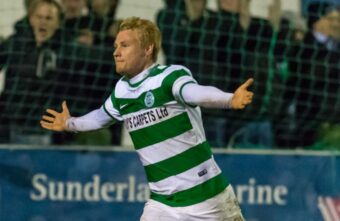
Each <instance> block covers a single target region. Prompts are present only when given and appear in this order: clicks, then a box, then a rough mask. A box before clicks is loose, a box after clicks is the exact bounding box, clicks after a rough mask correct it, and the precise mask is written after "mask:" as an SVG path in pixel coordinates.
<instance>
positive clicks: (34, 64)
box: [0, 1, 340, 148]
mask: <svg viewBox="0 0 340 221" xmlns="http://www.w3.org/2000/svg"><path fill="white" fill-rule="evenodd" d="M165 3H166V4H165V6H164V8H163V9H161V10H160V11H157V13H156V14H157V16H156V17H155V22H156V23H157V24H158V25H159V27H160V29H161V32H162V34H163V43H162V47H163V53H164V58H165V63H166V64H181V65H185V66H187V67H188V68H189V69H190V70H191V71H192V73H193V75H194V77H195V78H196V79H197V80H198V82H199V83H200V84H203V85H214V86H216V87H219V88H221V89H223V90H225V91H230V92H232V91H234V90H235V89H236V88H237V87H238V86H239V85H240V84H241V83H242V82H244V81H245V80H246V79H248V78H249V77H253V78H254V79H255V83H254V85H253V86H252V87H251V90H253V91H254V93H255V97H254V101H253V104H252V105H250V106H249V107H247V108H246V109H245V110H242V111H232V110H227V111H226V110H223V111H222V110H203V117H204V124H205V129H206V133H207V136H208V139H209V140H210V141H211V143H212V146H223V147H227V146H232V147H245V148H247V147H267V148H268V147H280V146H282V147H289V148H295V147H299V146H313V145H314V146H315V145H316V144H318V143H323V142H319V141H320V139H319V137H320V136H322V135H323V134H324V132H325V131H322V130H323V128H325V126H324V125H325V124H327V125H336V124H337V123H338V121H339V116H340V115H339V114H340V113H339V112H340V111H339V110H340V97H339V96H338V95H339V88H340V87H339V86H340V71H339V69H340V67H339V64H340V62H339V61H340V55H339V50H340V49H339V43H338V40H339V39H340V37H339V36H340V35H337V34H339V33H335V34H334V33H332V41H331V43H332V44H329V45H332V46H329V45H328V44H321V43H318V42H317V41H316V40H315V38H314V36H313V33H312V32H311V26H309V24H310V22H311V20H312V21H314V20H313V19H319V18H320V17H321V16H324V15H325V14H327V13H328V12H329V11H331V8H329V7H328V6H330V5H327V7H326V6H325V5H324V6H318V7H316V8H315V10H314V11H313V12H312V11H308V9H306V20H307V24H308V27H305V28H306V29H304V26H298V25H297V21H295V20H294V19H291V18H289V17H285V18H282V19H281V22H280V26H279V29H277V28H274V27H275V26H273V24H272V23H271V22H269V21H268V20H266V19H261V18H252V19H251V21H250V23H249V24H248V25H246V26H244V25H241V22H240V21H241V20H242V19H240V16H239V14H238V13H231V12H226V11H224V12H223V11H210V10H205V11H204V13H203V16H201V17H198V18H196V19H190V18H189V16H188V14H187V12H188V10H186V5H185V3H184V1H165ZM140 4H141V5H142V3H140ZM140 4H139V5H140ZM133 7H134V6H133V5H131V10H133ZM139 7H142V6H139ZM145 7H150V6H149V5H147V3H145ZM323 7H324V8H323ZM155 10H156V9H155ZM322 10H324V11H322ZM312 13H313V14H312ZM131 15H133V13H132V12H131ZM311 15H313V16H311ZM337 19H339V17H338V18H337ZM112 22H113V20H111V19H108V18H105V19H103V18H99V17H98V16H94V15H90V16H87V17H86V18H82V19H74V20H68V21H65V22H64V23H63V26H62V27H63V28H62V29H61V30H60V31H59V32H58V35H57V37H56V38H55V41H51V42H50V43H48V44H45V45H44V47H41V48H36V47H35V45H34V41H33V40H32V33H31V31H30V28H29V27H30V26H29V24H28V21H27V19H26V20H25V19H24V20H22V21H21V23H17V25H16V33H17V34H15V35H14V36H13V37H11V38H10V39H7V40H6V41H4V42H3V43H2V44H1V51H0V57H1V59H0V60H1V67H2V68H4V67H7V70H6V87H5V90H4V91H3V92H2V95H1V101H0V106H1V128H2V132H1V133H2V135H3V136H2V137H6V133H17V134H19V135H20V134H36V133H39V134H40V133H43V134H45V133H48V132H46V131H43V130H42V129H41V128H40V127H39V124H38V121H39V119H40V116H41V114H42V113H43V112H44V109H45V108H46V107H51V108H56V109H60V103H61V101H62V100H64V99H65V100H67V101H68V104H69V107H70V109H71V112H72V113H73V114H74V115H78V114H83V113H86V112H87V111H89V110H91V109H93V108H96V107H99V106H100V105H101V104H102V103H103V101H104V100H105V98H106V97H107V96H108V95H109V94H110V92H111V90H112V89H113V85H114V83H115V82H116V80H117V79H118V78H119V76H118V75H117V74H115V73H114V63H113V61H112V50H113V48H112V42H113V40H114V39H113V38H111V37H110V36H109V35H108V34H105V33H106V31H107V30H108V27H109V26H110V24H112ZM335 23H336V22H334V23H333V25H337V24H335ZM338 23H339V22H338ZM334 27H340V26H333V29H334ZM339 29H340V28H339ZM89 30H90V31H91V32H90V34H89ZM299 33H300V34H301V33H303V34H304V39H299V38H298V34H299ZM79 36H83V37H82V38H81V40H80V41H81V42H83V43H84V42H87V40H88V38H89V36H92V37H93V38H92V37H90V38H91V39H92V43H93V44H92V45H91V46H88V45H84V44H81V43H79V38H78V37H79ZM77 39H78V42H77ZM6 56H9V59H8V57H6ZM327 128H329V127H327ZM332 128H337V127H332ZM320 130H321V132H320ZM9 135H11V134H9ZM7 137H8V136H7ZM9 137H11V136H9ZM3 139H5V138H3ZM56 139H57V141H56V142H58V139H60V138H56ZM329 146H332V145H331V144H330V145H329Z"/></svg>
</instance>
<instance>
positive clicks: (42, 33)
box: [38, 28, 47, 36]
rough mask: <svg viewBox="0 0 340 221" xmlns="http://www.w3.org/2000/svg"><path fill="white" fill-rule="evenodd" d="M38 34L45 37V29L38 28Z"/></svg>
mask: <svg viewBox="0 0 340 221" xmlns="http://www.w3.org/2000/svg"><path fill="white" fill-rule="evenodd" d="M38 33H39V34H40V35H43V36H45V35H47V29H46V28H38Z"/></svg>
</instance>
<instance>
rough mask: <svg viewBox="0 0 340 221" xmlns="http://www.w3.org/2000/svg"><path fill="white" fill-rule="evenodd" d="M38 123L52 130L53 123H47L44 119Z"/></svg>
mask: <svg viewBox="0 0 340 221" xmlns="http://www.w3.org/2000/svg"><path fill="white" fill-rule="evenodd" d="M40 125H41V126H42V127H43V128H45V129H48V130H52V129H53V124H52V123H48V122H46V121H42V120H41V121H40Z"/></svg>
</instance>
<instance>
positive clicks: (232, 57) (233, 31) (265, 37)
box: [218, 0, 280, 148]
mask: <svg viewBox="0 0 340 221" xmlns="http://www.w3.org/2000/svg"><path fill="white" fill-rule="evenodd" d="M218 5H219V19H220V29H219V32H220V39H219V41H218V42H219V43H218V49H219V54H218V67H219V68H220V71H219V72H220V73H223V74H224V77H223V78H222V79H221V81H222V82H225V83H224V84H225V87H226V88H227V90H234V89H235V87H236V85H237V84H239V82H242V81H243V80H244V79H247V78H249V77H254V78H255V79H256V82H255V83H254V85H253V88H254V89H253V90H254V92H255V96H254V100H253V103H252V105H251V106H249V107H248V108H247V109H246V110H244V111H240V112H229V113H227V115H226V119H230V120H228V122H226V123H225V135H224V137H225V139H226V141H228V140H229V144H228V146H230V147H232V146H236V147H243V148H247V147H248V148H249V147H260V148H270V147H272V146H273V139H272V130H271V121H270V117H269V103H270V101H269V98H270V97H271V93H272V91H271V86H272V85H271V80H272V79H271V76H272V73H271V72H272V71H273V64H272V62H271V61H270V59H269V58H270V57H271V56H270V54H271V48H272V39H273V37H274V31H273V30H274V29H273V26H272V24H273V23H272V22H271V21H270V20H266V19H262V18H255V17H252V16H251V14H250V0H241V1H239V0H219V1H218ZM275 6H276V7H279V6H280V5H279V4H278V3H276V5H275ZM274 9H275V10H277V9H276V8H275V7H273V8H272V10H274ZM271 19H274V18H271ZM275 19H276V18H275ZM235 119H237V120H235Z"/></svg>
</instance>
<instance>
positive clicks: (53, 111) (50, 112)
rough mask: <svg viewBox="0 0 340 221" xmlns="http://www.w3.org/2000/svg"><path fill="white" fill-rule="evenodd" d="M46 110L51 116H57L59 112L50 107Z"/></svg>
mask: <svg viewBox="0 0 340 221" xmlns="http://www.w3.org/2000/svg"><path fill="white" fill-rule="evenodd" d="M46 112H47V113H49V114H51V115H52V116H57V115H58V114H59V113H58V112H57V111H55V110H52V109H47V110H46Z"/></svg>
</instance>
